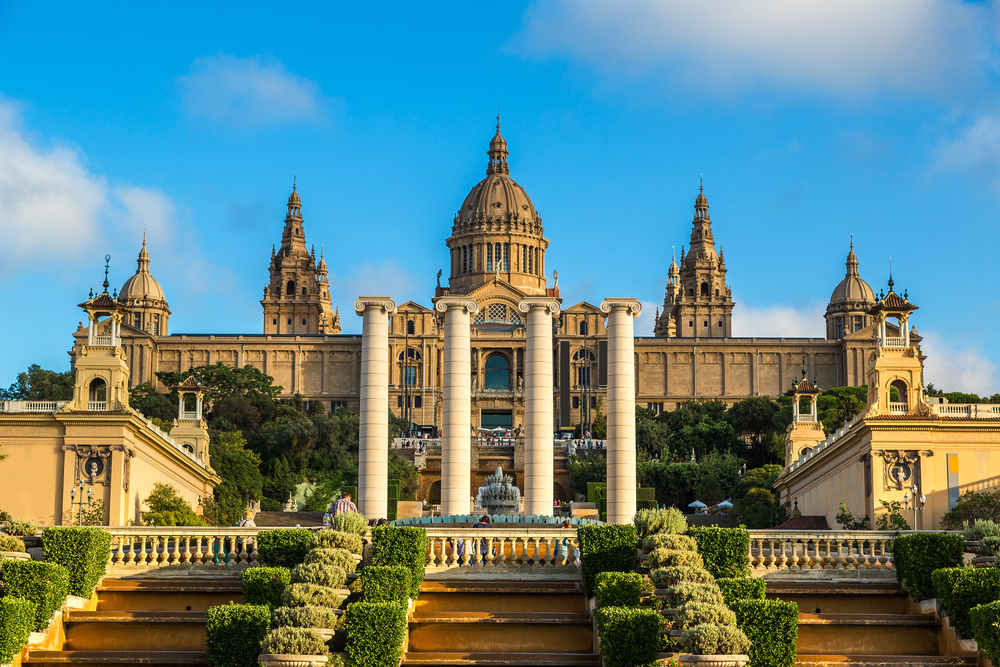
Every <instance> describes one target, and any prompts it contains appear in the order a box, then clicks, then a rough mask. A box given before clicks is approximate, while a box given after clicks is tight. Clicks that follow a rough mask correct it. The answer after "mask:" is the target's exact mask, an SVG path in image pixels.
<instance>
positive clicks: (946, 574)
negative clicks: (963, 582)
mask: <svg viewBox="0 0 1000 667" xmlns="http://www.w3.org/2000/svg"><path fill="white" fill-rule="evenodd" d="M964 569H965V568H961V567H942V568H940V569H938V570H934V571H933V572H931V590H932V591H933V595H934V597H935V598H937V601H938V602H940V603H941V606H942V607H944V609H945V611H947V610H949V609H951V606H952V604H953V603H952V601H951V591H952V590H953V589H954V588H955V579H957V578H958V576H959V575H960V574H961V573H962V571H963V570H964Z"/></svg>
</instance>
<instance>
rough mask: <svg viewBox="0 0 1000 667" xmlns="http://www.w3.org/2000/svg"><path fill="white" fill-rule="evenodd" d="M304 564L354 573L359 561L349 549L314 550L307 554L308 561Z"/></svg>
mask: <svg viewBox="0 0 1000 667" xmlns="http://www.w3.org/2000/svg"><path fill="white" fill-rule="evenodd" d="M303 562H304V563H309V564H311V563H319V564H321V565H328V566H333V567H339V568H341V569H342V570H343V571H344V572H354V570H355V569H357V567H358V561H356V560H355V559H354V554H352V553H351V552H350V551H348V550H347V549H326V548H320V549H312V550H311V551H310V552H309V553H307V554H306V559H305V561H303Z"/></svg>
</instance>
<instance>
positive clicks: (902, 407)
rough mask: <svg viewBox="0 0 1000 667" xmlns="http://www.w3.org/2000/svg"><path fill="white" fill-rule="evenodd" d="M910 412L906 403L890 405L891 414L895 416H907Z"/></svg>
mask: <svg viewBox="0 0 1000 667" xmlns="http://www.w3.org/2000/svg"><path fill="white" fill-rule="evenodd" d="M909 411H910V409H909V406H908V405H907V404H906V403H896V402H892V403H889V412H890V413H891V414H894V415H905V414H907V413H908V412H909Z"/></svg>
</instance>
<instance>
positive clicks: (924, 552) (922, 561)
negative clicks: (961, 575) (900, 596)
mask: <svg viewBox="0 0 1000 667" xmlns="http://www.w3.org/2000/svg"><path fill="white" fill-rule="evenodd" d="M964 548H965V542H964V541H963V540H962V536H961V535H956V534H951V533H912V534H909V535H900V536H899V537H897V538H896V539H895V540H893V543H892V561H893V566H894V567H895V568H896V578H897V579H898V580H899V581H900V583H902V584H903V585H904V586H906V589H907V590H908V591H909V592H910V595H912V596H913V598H914V599H915V600H926V599H928V598H930V597H931V596H932V595H934V591H933V589H932V588H931V572H933V571H934V570H938V569H940V568H943V567H957V566H959V565H961V564H962V551H963V550H964Z"/></svg>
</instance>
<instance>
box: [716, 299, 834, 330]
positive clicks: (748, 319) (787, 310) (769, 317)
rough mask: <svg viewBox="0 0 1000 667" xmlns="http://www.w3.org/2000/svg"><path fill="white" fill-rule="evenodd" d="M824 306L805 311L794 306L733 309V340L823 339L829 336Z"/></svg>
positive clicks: (738, 307)
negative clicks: (777, 337) (734, 337)
mask: <svg viewBox="0 0 1000 667" xmlns="http://www.w3.org/2000/svg"><path fill="white" fill-rule="evenodd" d="M824 308H825V306H824V305H823V304H819V303H815V304H811V305H808V306H806V307H804V308H793V307H791V306H759V307H758V306H746V305H744V304H742V303H737V304H736V305H735V306H734V307H733V336H738V337H751V336H761V337H763V336H768V337H771V336H784V337H786V338H810V337H811V338H823V337H825V336H826V320H824V319H823V313H824Z"/></svg>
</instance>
